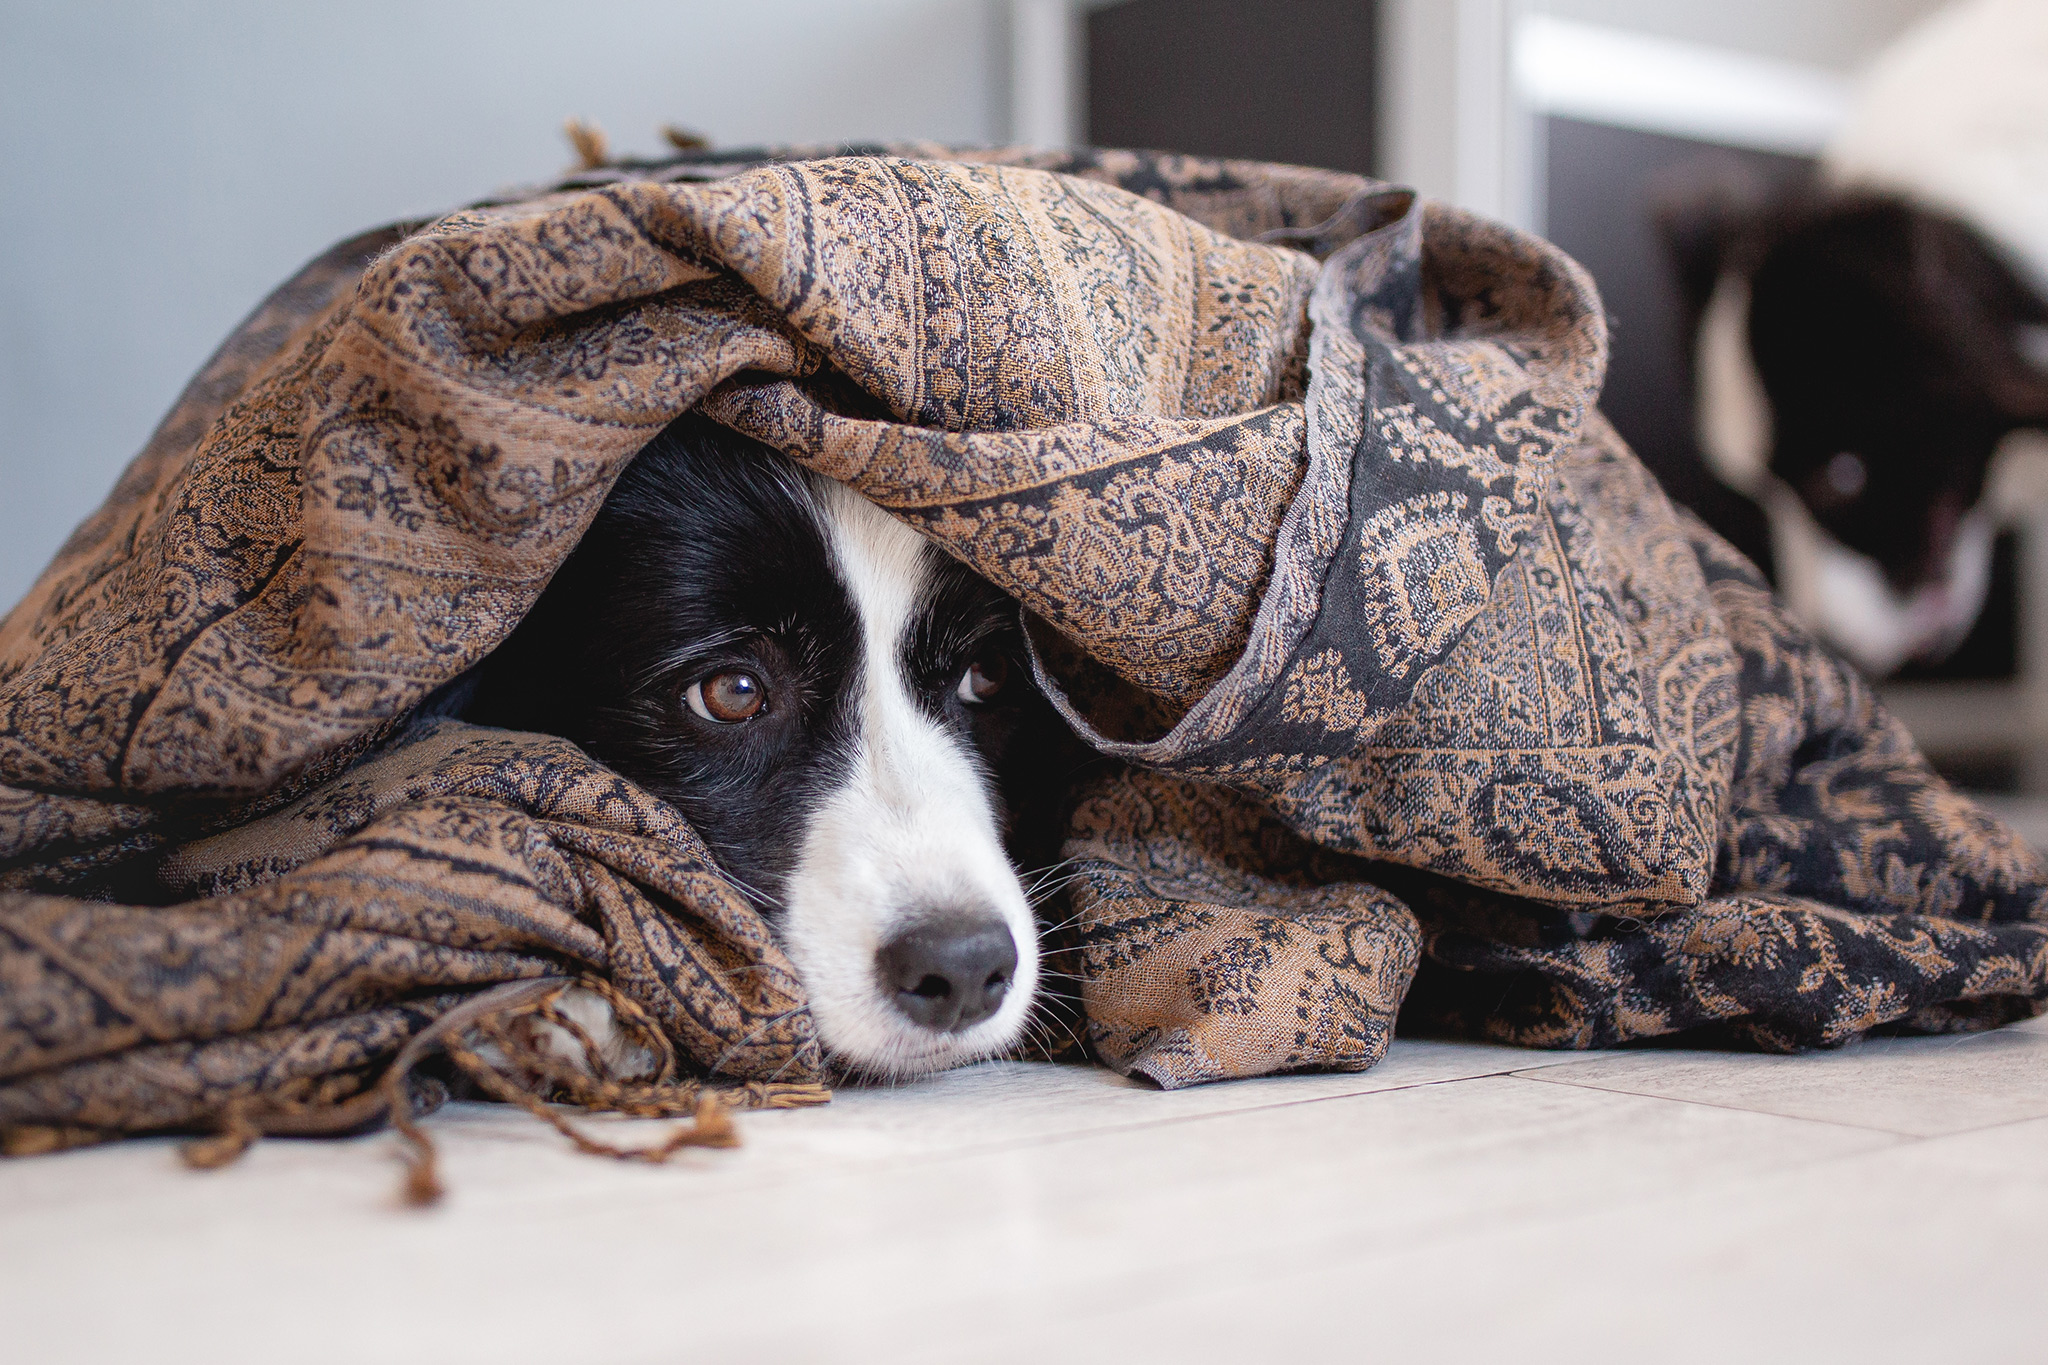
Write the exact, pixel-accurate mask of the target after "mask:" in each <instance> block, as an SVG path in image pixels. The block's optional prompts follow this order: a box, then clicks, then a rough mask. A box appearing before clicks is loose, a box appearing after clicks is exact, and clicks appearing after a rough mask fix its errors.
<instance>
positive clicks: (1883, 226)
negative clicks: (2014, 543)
mask: <svg viewBox="0 0 2048 1365" xmlns="http://www.w3.org/2000/svg"><path fill="white" fill-rule="evenodd" d="M1661 216H1662V218H1663V223H1664V227H1665V230H1666V233H1667V236H1668V238H1669V240H1670V241H1671V243H1672V245H1673V246H1674V247H1675V248H1676V255H1677V257H1678V260H1679V266H1680V271H1681V274H1682V276H1683V277H1684V281H1685V284H1686V287H1687V292H1688V294H1689V295H1690V296H1691V303H1692V305H1693V308H1694V310H1695V320H1696V323H1697V330H1696V332H1695V346H1694V380H1695V393H1696V399H1697V411H1698V428H1699V437H1700V446H1701V450H1702V454H1703V455H1704V456H1705V457H1706V459H1707V461H1708V463H1709V465H1710V466H1711V467H1712V469H1713V470H1714V472H1715V473H1716V474H1717V475H1719V476H1720V478H1721V479H1722V480H1723V481H1724V482H1726V483H1728V484H1729V485H1731V486H1733V487H1735V488H1736V489H1738V490H1740V491H1741V492H1743V493H1746V494H1748V495H1749V496H1750V497H1752V498H1754V499H1755V500H1756V501H1758V502H1759V503H1761V504H1762V505H1763V508H1764V510H1765V512H1766V513H1767V515H1768V517H1769V520H1770V528H1771V550H1772V554H1773V558H1774V559H1775V561H1776V563H1775V577H1776V579H1777V583H1778V588H1779V591H1780V592H1781V593H1782V595H1783V596H1784V598H1785V600H1786V604H1787V606H1788V607H1790V608H1791V610H1792V611H1793V613H1794V614H1795V615H1797V616H1800V617H1801V618H1803V619H1804V620H1805V621H1806V622H1807V623H1808V624H1809V625H1810V626H1812V627H1813V628H1815V629H1816V630H1817V631H1818V632H1819V633H1820V634H1822V635H1823V636H1825V637H1826V638H1828V639H1829V640H1831V641H1832V642H1833V643H1834V644H1835V645H1836V646H1838V647H1839V648H1841V649H1842V650H1843V652H1844V653H1846V654H1847V655H1849V657H1850V658H1851V659H1853V660H1854V661H1855V662H1856V663H1857V664H1858V665H1859V666H1861V667H1862V668H1864V669H1865V670H1866V671H1868V672H1870V673H1873V674H1879V675H1882V674H1885V673H1889V672H1891V671H1893V670H1894V669H1896V668H1898V667H1899V666H1901V665H1902V664H1905V663H1907V662H1909V661H1913V660H1916V659H1922V660H1926V659H1938V658H1939V657H1941V656H1942V655H1944V654H1945V653H1947V652H1948V651H1949V650H1950V649H1952V648H1954V646H1955V645H1957V644H1958V643H1960V642H1961V640H1962V639H1963V637H1964V636H1965V635H1966V634H1968V632H1969V630H1970V627H1971V625H1972V623H1973V622H1974V621H1975V619H1976V617H1977V614H1978V612H1979V611H1980V609H1981V608H1982V605H1983V601H1984V596H1985V590H1986V588H1987V586H1988V584H1989V581H1990V568H1991V547H1992V539H1993V535H1994V532H1995V530H1996V529H1997V524H1998V522H1999V520H2000V519H2001V517H2002V516H2005V517H2010V516H2011V515H2012V513H2013V511H2014V510H2015V509H2014V508H2012V507H2004V508H2001V507H1999V506H1997V505H1995V504H1997V503H1999V502H2014V501H2017V500H2021V499H2024V498H2026V497H2027V496H2028V494H2027V493H2025V492H2022V491H2020V484H2019V479H2017V478H2015V477H2014V476H2012V475H2009V474H2005V473H2003V470H2004V469H2005V468H2007V467H2010V466H2013V465H2014V464H2015V463H2016V462H2017V457H2016V458H2015V459H2008V458H2006V456H2005V454H2004V452H2005V451H2012V450H2015V449H2018V450H2020V451H2025V450H2026V448H2027V447H2028V445H2029V444H2030V443H2029V442H2028V441H2026V440H2025V439H2022V440H2021V441H2019V442H2017V443H2014V444H2009V442H2011V438H2013V437H2014V434H2015V433H2024V432H2031V431H2038V430H2040V429H2042V428H2044V427H2048V5H2042V4H2040V3H2038V0H1969V3H1964V4H1960V5H1956V6H1954V7H1952V8H1950V9H1948V10H1946V11H1943V12H1941V13H1939V14H1937V15H1935V16H1934V17H1933V18H1932V19H1930V20H1928V21H1926V22H1924V23H1923V24H1921V25H1919V26H1918V27H1916V28H1915V29H1913V30H1911V31H1909V32H1908V34H1907V35H1906V36H1905V37H1904V38H1902V39H1901V40H1900V41H1899V43H1898V44H1897V45H1896V46H1895V47H1894V48H1892V49H1891V50H1889V51H1888V52H1887V53H1886V54H1884V56H1883V57H1881V58H1880V59H1879V61H1878V63H1877V64H1876V66H1875V67H1873V68H1872V70H1871V71H1870V72H1869V73H1868V74H1867V75H1866V76H1865V78H1864V80H1863V82H1862V84H1861V86H1860V89H1859V93H1858V95H1857V97H1856V99H1855V100H1854V101H1853V102H1852V107H1851V109H1850V111H1849V115H1848V118H1847V121H1846V122H1845V124H1844V126H1843V127H1842V128H1841V129H1839V130H1838V132H1837V133H1836V134H1835V136H1834V137H1833V139H1832V140H1831V143H1830V145H1829V147H1828V148H1827V151H1826V153H1825V155H1824V156H1823V158H1822V160H1821V164H1820V167H1819V175H1818V177H1817V179H1816V181H1815V183H1813V184H1812V185H1809V186H1805V187H1802V188H1799V189H1796V190H1794V191H1792V192H1790V193H1774V194H1761V195H1760V194H1757V193H1754V192H1749V193H1745V192H1743V191H1742V190H1740V189H1739V188H1735V187H1732V186H1730V185H1729V184H1727V183H1726V182H1723V183H1721V184H1718V185H1710V186H1706V187H1704V188H1703V192H1701V193H1698V194H1696V195H1695V196H1693V197H1692V199H1691V201H1690V202H1684V201H1683V200H1681V201H1679V202H1674V203H1667V205H1666V206H1665V209H1664V211H1663V213H1662V215H1661ZM1995 456H1996V457H1998V458H1997V461H1996V464H1997V466H1998V468H1996V469H1995V468H1994V457H1995ZM2020 477H2022V478H2023V477H2024V476H2020ZM2037 481H2038V480H2037ZM1993 484H1997V485H2000V487H1999V489H1998V490H1997V496H1987V493H1988V492H1990V491H1991V487H1990V486H1991V485H1993Z"/></svg>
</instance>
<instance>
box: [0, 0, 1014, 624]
mask: <svg viewBox="0 0 2048 1365" xmlns="http://www.w3.org/2000/svg"><path fill="white" fill-rule="evenodd" d="M1008 23H1009V18H1008V13H1007V11H1006V10H1005V9H1004V8H1002V7H1001V6H1000V5H999V4H997V3H996V2H995V0H579V3H576V4H573V5H571V4H564V3H560V2H559V0H556V2H554V3H549V2H548V0H350V2H349V3H346V4H344V3H327V2H326V0H181V3H178V4H176V5H172V4H165V3H157V2H156V0H61V2H60V0H0V614H4V613H5V611H6V609H7V608H8V607H9V606H11V605H12V604H13V603H14V601H15V600H16V599H17V598H18V597H19V596H20V595H21V594H22V593H23V592H24V591H25V590H26V589H27V587H28V585H29V583H30V582H31V580H32V579H33V578H34V576H35V574H36V573H37V572H39V571H40V570H41V568H42V566H43V565H44V563H46V562H47V561H48V559H49V557H50V555H51V553H52V552H53V551H54V550H55V549H56V547H57V545H58V544H59V543H61V542H62V540H63V538H64V537H65V536H66V535H67V534H69V532H70V529H71V527H72V526H73V525H74V524H76V523H77V522H78V520H79V519H80V518H82V517H83V516H84V515H85V514H86V513H87V512H89V511H91V509H92V508H93V507H94V506H95V505H96V504H97V503H98V501H99V499H100V498H101V496H102V495H103V494H104V493H105V491H106V489H107V488H108V486H109V485H110V484H111V483H112V482H113V479H114V477H115V475H116V474H117V473H118V472H119V470H120V468H121V466H122V465H123V464H124V463H126V461H127V460H128V458H129V457H130V456H131V455H133V454H134V452H135V451H136V450H138V449H139V448H140V447H141V445H142V443H143V441H144V440H145V439H146V437H147V436H148V433H149V431H150V429H151V428H152V427H153V426H154V425H155V423H156V420H157V418H158V417H159V416H161V415H162V413H163V412H164V410H165V409H166V408H167V407H168V406H169V405H170V403H171V401H172V399H173V398H174V397H175V396H176V394H177V392H178V390H179V388H180V387H181V386H182V385H183V384H184V381H185V380H186V378H187V377H188V376H189V375H190V374H191V373H192V371H193V370H194V369H196V368H197V367H198V365H199V364H200V362H201V361H202V360H203V359H204V358H205V357H206V355H207V354H208V353H209V352H210V351H211V350H212V349H213V347H214V345H215V344H216V343H217V342H219V341H220V339H221V338H222V337H223V336H224V335H225V334H226V333H227V331H228V329H229V328H230V327H232V326H233V325H234V323H235V322H236V321H237V319H239V318H240V317H241V316H242V315H243V314H244V313H245V312H247V311H248V309H249V308H250V307H251V306H252V305H254V304H255V303H256V301H257V300H258V299H259V298H261V297H262V295H263V294H264V293H265V292H267V291H268V290H269V289H270V288H271V286H273V285H275V284H277V283H278V282H279V281H281V280H282V279H283V278H284V277H285V276H286V275H287V274H289V273H290V272H291V271H292V270H293V269H294V268H296V267H297V266H298V265H299V264H300V263H301V262H302V261H304V260H305V259H306V258H308V257H310V256H312V255H313V254H315V253H316V252H318V251H319V250H321V249H322V248H323V247H325V246H326V245H328V244H329V243H330V242H332V241H335V240H337V239H339V238H341V237H343V236H346V235H348V234H350V233H352V232H355V231H357V230H359V229H362V228H366V227H370V226H373V225H375V224H377V223H381V222H385V221H388V220H390V219H393V218H398V217H402V216H405V215H409V214H418V213H423V212H431V211H433V210H435V209H438V208H445V207H451V206H454V205H457V204H459V203H461V202H463V201H465V200H467V199H471V198H474V197H477V196H479V195H482V194H485V193H488V192H489V191H491V190H492V189H494V188H496V187H498V186H500V185H504V184H508V183H514V182H524V181H532V180H538V179H542V178H545V177H547V176H549V175H552V174H553V173H555V172H557V171H559V170H560V169H562V168H563V167H564V166H565V165H566V164H567V162H568V161H569V160H570V156H569V152H568V149H567V147H566V145H565V144H564V142H563V139H562V135H561V131H560V130H561V124H562V120H563V119H564V118H565V117H566V116H569V115H578V116H581V117H584V118H586V119H591V120H594V121H595V122H597V123H598V124H599V125H600V126H602V127H603V128H605V129H606V130H607V131H608V132H609V133H610V134H611V136H612V143H613V146H614V148H615V149H617V150H619V151H622V152H639V153H654V152H656V151H658V150H659V149H660V147H661V145H662V144H661V141H660V137H659V134H658V129H659V127H660V125H662V124H663V123H666V122H676V123H681V124H684V125H686V126H688V127H691V128H694V129H698V130H700V131H703V132H705V133H708V134H709V135H710V136H711V137H712V138H713V139H714V141H715V142H716V143H718V144H719V145H721V146H735V145H746V144H750V143H760V142H779V141H832V140H841V139H848V140H851V139H888V138H910V137H923V138H936V139H942V140H946V141H955V142H992V141H998V140H1001V138H1002V136H1003V130H1004V126H1005V123H1006V121H1007V110H1006V107H1005V106H1006V102H1007V96H1006V93H1005V91H1006V84H1007V76H1006V72H1007V54H1006V45H1007V28H1008Z"/></svg>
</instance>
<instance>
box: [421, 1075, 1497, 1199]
mask: <svg viewBox="0 0 2048 1365" xmlns="http://www.w3.org/2000/svg"><path fill="white" fill-rule="evenodd" d="M1511 1075H1512V1073H1511V1072H1505V1071H1499V1072H1487V1073H1484V1074H1481V1075H1473V1076H1447V1077H1443V1078H1440V1079H1437V1080H1430V1081H1415V1082H1412V1083H1410V1084H1406V1085H1397V1086H1381V1087H1378V1088H1376V1089H1372V1090H1352V1091H1346V1092H1345V1093H1343V1094H1341V1095H1308V1096H1303V1097H1302V1098H1300V1099H1295V1100H1279V1101H1275V1102H1272V1103H1269V1104H1257V1105H1248V1106H1246V1107H1244V1108H1241V1109H1223V1110H1214V1111H1211V1112H1209V1113H1206V1114H1187V1115H1178V1116H1174V1117H1169V1118H1159V1119H1140V1120H1137V1121H1134V1122H1131V1123H1125V1124H1118V1125H1115V1126H1113V1127H1105V1128H1083V1129H1064V1130H1062V1131H1060V1132H1056V1133H1041V1134H1034V1135H1033V1136H1031V1137H1029V1138H1014V1139H1000V1138H999V1139H992V1140H989V1141H986V1142H979V1143H974V1144H971V1145H968V1146H962V1147H950V1148H945V1149H942V1150H925V1151H891V1152H885V1153H879V1154H876V1155H873V1156H858V1155H853V1156H849V1155H840V1154H829V1153H827V1154H821V1156H820V1159H818V1160H816V1161H808V1162H805V1163H804V1164H803V1165H802V1166H801V1167H798V1168H795V1169H791V1168H787V1167H776V1168H773V1169H769V1170H762V1171H758V1172H747V1173H742V1174H735V1175H734V1176H733V1177H731V1178H730V1179H729V1180H728V1181H727V1182H724V1183H721V1184H719V1185H718V1186H717V1189H718V1190H719V1191H720V1192H727V1191H740V1190H746V1189H749V1188H756V1187H759V1186H761V1185H766V1184H777V1185H785V1186H786V1185H789V1184H792V1183H794V1182H798V1181H803V1180H807V1179H809V1178H810V1177H812V1176H813V1175H814V1174H815V1175H822V1176H830V1175H833V1174H845V1173H849V1172H853V1171H868V1172H886V1171H891V1170H896V1169H901V1168H903V1167H906V1166H922V1165H929V1164H931V1163H933V1162H938V1161H956V1160H974V1159H978V1158H982V1157H989V1156H1001V1155H1004V1154H1006V1153H1010V1152H1020V1151H1029V1150H1031V1149H1032V1148H1035V1147H1051V1146H1058V1145H1063V1144H1069V1143H1074V1142H1079V1141H1084V1140H1087V1139H1090V1138H1096V1137H1114V1136H1121V1135H1123V1134H1127V1133H1135V1132H1144V1131H1148V1130H1152V1129H1160V1128H1169V1127H1184V1126H1186V1125H1189V1124H1192V1123H1197V1122H1201V1121H1203V1120H1207V1119H1226V1118H1232V1117H1235V1116H1238V1115H1248V1114H1258V1113H1269V1112H1272V1111H1274V1110H1279V1109H1294V1108H1299V1107H1300V1106H1302V1105H1308V1104H1319V1103H1322V1102H1324V1101H1326V1100H1352V1099H1365V1098H1368V1097H1370V1096H1373V1095H1392V1094H1397V1093H1399V1092H1402V1091H1408V1090H1424V1089H1428V1088H1431V1087H1434V1086H1447V1085H1457V1084H1460V1083H1462V1082H1465V1081H1478V1080H1497V1079H1501V1078H1503V1077H1508V1076H1511ZM451 1136H452V1135H451ZM482 1136H483V1140H484V1141H486V1142H493V1141H495V1140H496V1139H495V1135H482ZM658 1141H659V1139H654V1140H653V1141H650V1143H649V1145H650V1146H651V1145H654V1143H655V1142H658ZM561 1150H562V1151H563V1152H564V1153H566V1154H571V1155H573V1154H574V1153H572V1152H570V1151H569V1149H568V1148H566V1147H564V1148H563V1149H561ZM739 1150H741V1151H744V1150H746V1148H745V1146H744V1144H743V1145H742V1147H741V1148H740V1149H739ZM593 1159H594V1158H593ZM457 1160H459V1158H457ZM442 1164H443V1168H444V1171H448V1172H449V1179H450V1180H451V1181H453V1180H456V1179H460V1178H461V1177H460V1176H459V1175H457V1174H455V1173H454V1172H453V1170H452V1167H453V1165H454V1163H453V1162H450V1161H448V1160H447V1159H445V1158H444V1160H443V1163H442ZM625 1164H626V1165H627V1166H628V1167H629V1168H630V1167H631V1166H633V1165H634V1164H635V1163H632V1162H630V1161H629V1162H627V1163H625ZM664 1169H673V1168H672V1167H665V1168H664Z"/></svg>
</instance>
